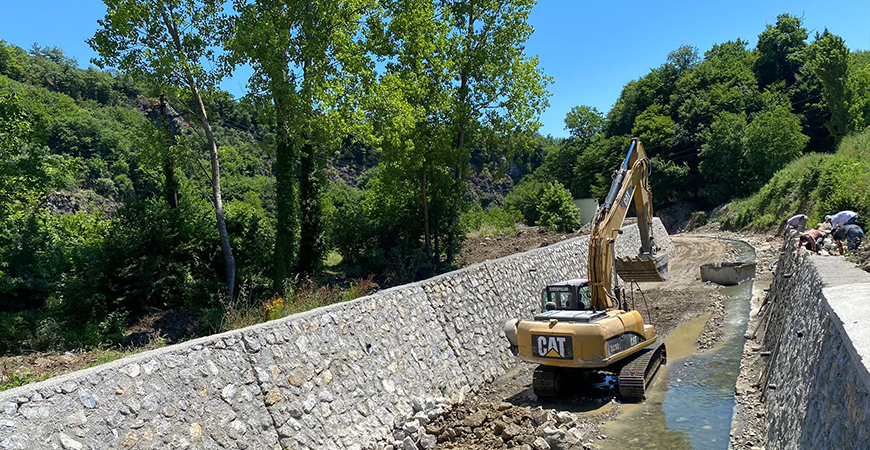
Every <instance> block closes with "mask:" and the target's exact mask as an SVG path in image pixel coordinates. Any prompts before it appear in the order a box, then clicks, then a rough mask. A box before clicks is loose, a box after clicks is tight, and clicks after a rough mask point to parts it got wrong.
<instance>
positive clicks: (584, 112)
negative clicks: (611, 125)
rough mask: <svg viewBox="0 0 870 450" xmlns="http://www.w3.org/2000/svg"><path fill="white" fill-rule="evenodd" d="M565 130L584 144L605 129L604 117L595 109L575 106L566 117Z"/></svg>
mask: <svg viewBox="0 0 870 450" xmlns="http://www.w3.org/2000/svg"><path fill="white" fill-rule="evenodd" d="M565 129H566V130H568V133H570V134H571V137H572V138H574V139H578V140H580V141H581V142H582V143H584V144H587V145H588V144H589V143H590V142H592V138H593V137H594V136H595V135H596V134H598V133H601V131H602V130H603V129H604V116H603V115H602V114H601V113H600V112H598V110H597V109H595V107H590V106H585V105H581V106H575V107H573V108H571V111H568V114H566V115H565Z"/></svg>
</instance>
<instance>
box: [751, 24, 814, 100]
mask: <svg viewBox="0 0 870 450" xmlns="http://www.w3.org/2000/svg"><path fill="white" fill-rule="evenodd" d="M808 37H809V33H807V29H806V28H804V27H803V21H802V20H801V18H799V17H793V16H791V15H788V14H780V15H779V16H777V17H776V25H767V26H766V27H765V29H764V31H763V32H762V33H761V34H759V35H758V46H757V47H756V52H757V53H758V59H757V60H756V62H755V71H756V73H757V74H758V81H759V83H760V84H761V85H762V86H767V85H769V84H772V83H774V82H776V81H779V80H782V81H785V83H786V84H787V85H791V84H792V83H794V81H795V75H796V74H797V73H798V71H799V70H800V67H801V66H802V65H803V63H804V60H805V59H806V57H807V54H806V52H805V50H806V48H807V43H806V40H807V38H808Z"/></svg>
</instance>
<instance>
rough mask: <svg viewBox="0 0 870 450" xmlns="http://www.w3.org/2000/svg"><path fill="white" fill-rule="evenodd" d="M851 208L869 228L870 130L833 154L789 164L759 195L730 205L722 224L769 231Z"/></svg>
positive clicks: (852, 137)
mask: <svg viewBox="0 0 870 450" xmlns="http://www.w3.org/2000/svg"><path fill="white" fill-rule="evenodd" d="M843 210H852V211H855V212H857V213H858V215H859V218H858V225H860V226H861V227H862V228H865V229H866V226H867V218H868V217H870V129H866V130H864V131H863V132H861V133H857V134H854V135H850V136H847V137H846V138H844V139H843V141H842V142H841V143H840V145H839V147H838V148H837V152H836V153H834V154H832V155H826V154H819V153H811V154H808V155H804V156H802V157H801V158H798V159H796V160H794V161H792V162H791V163H789V164H788V165H787V166H786V167H785V168H783V169H781V170H780V171H779V172H777V173H776V174H774V175H773V177H772V178H771V179H770V181H768V182H767V184H765V185H764V186H763V187H762V188H761V189H760V190H759V191H758V192H757V193H755V194H753V195H752V196H750V197H749V198H747V199H744V200H738V201H734V202H731V203H729V204H728V205H727V207H726V209H725V211H724V216H723V217H722V219H721V221H722V225H723V226H724V227H728V228H744V227H755V228H758V229H764V230H766V229H770V228H773V227H776V226H779V225H781V224H782V222H783V221H784V220H785V219H787V218H788V217H790V216H792V215H794V214H797V213H803V214H806V215H808V216H809V218H810V219H809V224H810V226H812V225H814V224H815V223H818V222H822V221H824V219H825V216H826V215H828V214H836V213H837V212H839V211H843Z"/></svg>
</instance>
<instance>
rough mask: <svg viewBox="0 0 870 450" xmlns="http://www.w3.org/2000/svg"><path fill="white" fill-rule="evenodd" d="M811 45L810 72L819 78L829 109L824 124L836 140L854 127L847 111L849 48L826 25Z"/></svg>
mask: <svg viewBox="0 0 870 450" xmlns="http://www.w3.org/2000/svg"><path fill="white" fill-rule="evenodd" d="M813 47H814V52H813V53H814V58H813V73H815V74H816V76H818V77H819V79H820V80H821V82H822V98H824V100H825V105H827V107H828V110H830V111H831V119H830V120H829V121H828V123H827V128H828V131H830V133H831V136H833V137H834V139H835V140H836V141H838V142H839V140H840V139H842V138H843V136H845V135H846V134H848V133H849V132H850V131H852V130H853V128H854V127H853V126H852V125H853V120H852V117H851V111H850V108H851V106H852V103H853V102H852V92H851V89H850V86H849V73H848V72H849V49H848V48H846V43H845V42H844V41H843V38H841V37H840V36H837V35H836V34H831V33H830V32H829V31H828V30H827V29H825V32H824V33H822V35H821V36H818V35H816V41H815V42H814V43H813Z"/></svg>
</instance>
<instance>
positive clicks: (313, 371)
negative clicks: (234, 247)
mask: <svg viewBox="0 0 870 450" xmlns="http://www.w3.org/2000/svg"><path fill="white" fill-rule="evenodd" d="M623 230H624V233H623V234H622V235H621V236H620V238H619V241H618V247H617V253H618V254H619V255H620V256H624V255H631V254H635V253H636V252H637V249H638V247H639V245H640V242H639V235H638V232H637V227H636V226H635V225H631V226H627V227H625V228H624V229H623ZM654 235H655V237H656V238H657V241H656V242H657V244H658V245H660V246H662V251H667V252H669V253H670V254H671V255H673V244H672V243H671V241H670V239H669V238H668V235H667V232H666V231H665V229H664V227H663V226H662V224H661V222H660V221H659V220H658V219H656V221H655V223H654ZM588 242H589V241H588V237H586V236H583V237H578V238H575V239H571V240H568V241H564V242H561V243H558V244H555V245H552V246H549V247H545V248H541V249H537V250H533V251H530V252H526V253H522V254H518V255H513V256H509V257H506V258H502V259H499V260H495V261H487V262H485V263H481V264H477V265H474V266H471V267H468V268H465V269H462V270H458V271H455V272H450V273H447V274H444V275H441V276H437V277H434V278H431V279H429V280H425V281H421V282H418V283H414V284H409V285H404V286H399V287H396V288H392V289H387V290H384V291H381V292H378V293H376V294H374V295H371V296H368V297H363V298H360V299H356V300H354V301H350V302H346V303H341V304H336V305H331V306H328V307H324V308H319V309H316V310H313V311H308V312H305V313H301V314H296V315H293V316H289V317H286V318H284V319H280V320H275V321H272V322H268V323H265V324H261V325H256V326H253V327H249V328H245V329H242V330H237V331H232V332H228V333H223V334H219V335H215V336H209V337H205V338H201V339H196V340H193V341H189V342H186V343H183V344H179V345H175V346H171V347H166V348H163V349H158V350H154V351H150V352H145V353H141V354H137V355H132V356H129V357H126V358H123V359H120V360H118V361H114V362H112V363H109V364H106V365H102V366H99V367H94V368H91V369H86V370H83V371H79V372H75V373H72V374H68V375H65V376H61V377H57V378H53V379H50V380H47V381H44V382H40V383H35V384H31V385H27V386H23V387H20V388H16V389H12V390H9V391H5V392H0V449H2V450H23V449H27V450H35V449H66V450H82V449H128V448H129V449H133V448H135V449H157V448H160V449H167V448H171V449H186V448H190V449H275V450H278V449H282V448H293V449H341V448H347V449H364V448H381V447H383V446H384V444H385V443H386V442H388V441H389V438H390V435H389V433H390V431H391V430H392V428H393V422H394V420H395V419H396V418H397V417H405V416H407V415H408V413H409V412H411V411H413V408H412V405H411V401H412V399H413V398H415V397H446V398H452V399H454V400H457V399H460V398H462V397H464V395H466V394H468V393H469V392H474V391H476V390H477V389H479V388H481V387H482V386H484V385H485V384H486V383H489V382H491V381H492V380H493V379H495V378H496V377H498V376H500V375H502V374H504V373H505V372H506V371H507V370H508V369H509V368H511V367H512V366H514V365H515V364H517V360H516V359H515V358H514V357H513V356H512V355H511V354H510V352H509V351H508V347H507V343H506V341H505V340H504V337H503V336H502V324H503V323H504V321H505V320H507V319H509V318H515V317H529V316H531V315H532V314H533V313H534V312H535V311H536V310H538V309H539V307H540V302H539V298H540V290H541V288H543V287H544V286H545V285H546V284H548V283H552V282H556V281H560V280H564V279H569V278H576V277H582V276H585V273H586V255H587V250H588V249H587V247H588Z"/></svg>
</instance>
